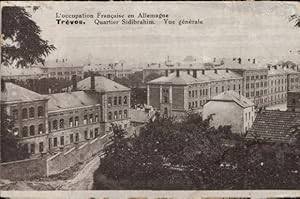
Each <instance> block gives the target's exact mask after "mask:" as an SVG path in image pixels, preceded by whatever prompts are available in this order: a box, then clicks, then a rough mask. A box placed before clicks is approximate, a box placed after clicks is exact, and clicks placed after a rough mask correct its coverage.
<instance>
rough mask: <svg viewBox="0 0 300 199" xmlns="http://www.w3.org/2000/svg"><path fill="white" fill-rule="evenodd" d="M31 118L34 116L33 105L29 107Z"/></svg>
mask: <svg viewBox="0 0 300 199" xmlns="http://www.w3.org/2000/svg"><path fill="white" fill-rule="evenodd" d="M29 118H34V108H33V107H30V108H29Z"/></svg>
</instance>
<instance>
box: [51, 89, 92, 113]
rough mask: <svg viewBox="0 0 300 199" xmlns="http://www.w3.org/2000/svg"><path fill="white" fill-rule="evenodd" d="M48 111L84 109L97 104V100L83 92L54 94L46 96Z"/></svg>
mask: <svg viewBox="0 0 300 199" xmlns="http://www.w3.org/2000/svg"><path fill="white" fill-rule="evenodd" d="M48 98H49V102H48V111H56V110H61V109H69V108H76V107H84V106H90V105H96V104H98V102H97V98H96V97H93V96H91V95H89V94H87V93H85V91H76V92H70V93H55V94H51V95H48Z"/></svg>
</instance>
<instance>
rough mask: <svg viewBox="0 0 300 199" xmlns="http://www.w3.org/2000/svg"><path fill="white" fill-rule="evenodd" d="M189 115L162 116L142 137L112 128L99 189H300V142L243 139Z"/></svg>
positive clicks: (96, 178) (97, 179) (97, 180)
mask: <svg viewBox="0 0 300 199" xmlns="http://www.w3.org/2000/svg"><path fill="white" fill-rule="evenodd" d="M210 120H211V118H209V119H207V120H204V121H202V118H201V117H200V116H199V115H196V114H189V115H188V116H187V117H186V118H185V119H184V120H182V121H181V122H177V121H175V120H174V119H172V118H158V119H157V120H156V121H154V122H149V123H148V124H147V125H146V126H145V127H144V128H143V129H142V130H141V132H140V134H139V135H135V136H133V137H126V136H125V135H126V132H125V131H124V130H122V129H117V128H115V129H114V135H113V136H112V138H111V144H110V145H108V146H107V147H106V148H105V156H104V158H102V159H101V165H100V167H99V168H98V170H97V171H96V172H95V174H94V186H95V187H94V188H95V189H156V190H164V189H278V188H281V189H299V187H300V186H299V183H300V177H299V174H298V172H299V169H300V168H299V156H298V148H297V146H290V145H284V144H272V143H263V142H259V141H256V140H254V141H249V140H245V139H244V138H243V137H239V136H237V135H234V134H232V133H231V131H230V127H228V126H223V127H219V128H217V129H215V128H212V127H210V125H209V123H210Z"/></svg>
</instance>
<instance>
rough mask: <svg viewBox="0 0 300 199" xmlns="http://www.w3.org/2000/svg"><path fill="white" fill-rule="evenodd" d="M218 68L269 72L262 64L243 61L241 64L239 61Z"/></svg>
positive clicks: (229, 62) (226, 63) (228, 62)
mask: <svg viewBox="0 0 300 199" xmlns="http://www.w3.org/2000/svg"><path fill="white" fill-rule="evenodd" d="M218 68H229V69H241V70H267V69H268V68H267V67H266V66H264V65H263V64H261V63H256V64H253V63H252V62H248V61H244V60H242V62H241V64H239V63H238V62H237V61H227V62H225V63H224V64H223V65H221V66H219V67H218Z"/></svg>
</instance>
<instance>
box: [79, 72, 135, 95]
mask: <svg viewBox="0 0 300 199" xmlns="http://www.w3.org/2000/svg"><path fill="white" fill-rule="evenodd" d="M77 89H78V90H90V89H91V77H88V78H86V79H84V80H81V81H79V82H78V83H77ZM95 90H96V91H98V92H108V91H130V89H129V88H127V87H126V86H123V85H121V84H118V83H117V82H114V81H112V80H110V79H108V78H106V77H103V76H95Z"/></svg>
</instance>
